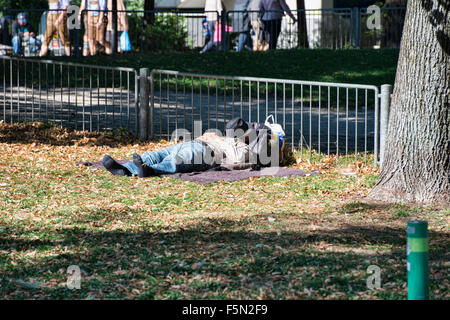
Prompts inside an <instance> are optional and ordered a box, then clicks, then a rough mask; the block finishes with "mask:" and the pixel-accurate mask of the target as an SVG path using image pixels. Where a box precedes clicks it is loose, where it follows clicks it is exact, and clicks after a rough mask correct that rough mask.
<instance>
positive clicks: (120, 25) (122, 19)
mask: <svg viewBox="0 0 450 320" xmlns="http://www.w3.org/2000/svg"><path fill="white" fill-rule="evenodd" d="M107 8H108V25H107V26H106V54H112V30H113V28H112V18H113V17H112V0H108V4H107ZM125 10H127V8H126V7H125V4H124V3H123V0H117V34H116V37H117V38H116V39H117V40H116V43H117V52H119V53H120V52H122V50H121V49H120V41H119V39H120V36H121V35H122V32H124V31H126V32H128V19H127V13H126V12H125Z"/></svg>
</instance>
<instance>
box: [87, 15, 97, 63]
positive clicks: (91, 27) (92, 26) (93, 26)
mask: <svg viewBox="0 0 450 320" xmlns="http://www.w3.org/2000/svg"><path fill="white" fill-rule="evenodd" d="M97 18H98V17H97V16H90V15H88V42H89V51H90V53H91V56H95V55H96V54H97V41H96V39H95V37H96V35H97Z"/></svg>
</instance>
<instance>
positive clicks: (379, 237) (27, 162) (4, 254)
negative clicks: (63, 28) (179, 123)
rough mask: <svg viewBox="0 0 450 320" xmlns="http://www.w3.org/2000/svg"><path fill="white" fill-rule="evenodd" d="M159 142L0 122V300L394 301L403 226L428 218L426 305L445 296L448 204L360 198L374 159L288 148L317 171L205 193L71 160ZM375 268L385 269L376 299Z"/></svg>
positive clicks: (120, 154)
mask: <svg viewBox="0 0 450 320" xmlns="http://www.w3.org/2000/svg"><path fill="white" fill-rule="evenodd" d="M50 133H51V134H50ZM86 139H88V140H86ZM167 144H168V142H166V141H159V142H145V143H142V142H138V141H136V140H135V139H134V138H133V137H131V136H129V135H126V134H117V133H116V134H109V133H104V134H96V133H83V132H72V131H67V130H65V129H60V128H56V127H53V126H45V125H40V124H36V125H30V124H26V125H25V124H18V125H5V124H0V154H1V155H2V156H1V157H0V274H1V275H2V277H1V278H0V295H1V296H2V297H4V298H10V299H18V298H39V297H42V298H65V299H68V298H76V299H79V298H81V299H92V298H100V299H116V298H137V299H154V298H156V299H179V298H192V299H203V298H211V299H229V298H242V299H248V298H250V299H266V298H275V299H309V298H312V299H347V298H350V299H361V298H368V299H378V298H395V299H404V298H405V297H406V288H405V285H406V269H405V263H406V260H405V259H406V255H405V252H406V248H405V242H406V238H405V235H406V231H405V226H406V221H407V220H410V219H425V220H428V221H429V224H430V274H431V290H430V293H431V297H432V298H440V299H444V298H448V290H447V288H448V285H449V283H448V279H447V278H446V268H447V267H448V266H447V265H446V262H445V261H446V259H445V257H446V256H445V255H446V248H448V210H447V211H445V210H444V211H443V210H442V209H439V208H433V207H416V206H411V205H406V204H396V205H381V204H373V203H366V202H365V201H364V196H365V195H367V193H368V192H369V190H370V188H371V187H373V185H374V184H375V182H376V178H377V176H378V169H375V168H373V166H372V165H371V164H370V163H369V162H370V158H369V161H368V163H367V165H365V164H364V161H363V158H358V159H357V161H356V162H355V161H354V155H353V156H351V157H348V158H345V157H344V158H338V159H337V158H334V157H326V156H320V157H319V155H317V154H314V153H313V157H312V158H311V159H309V157H303V156H306V154H305V155H301V154H299V153H298V152H296V153H294V155H295V158H296V161H295V164H294V165H293V166H294V167H299V168H302V169H304V170H309V169H319V170H320V171H321V174H320V175H315V176H308V177H292V178H272V177H262V178H251V179H248V180H242V181H236V182H219V183H213V184H208V185H197V184H195V183H193V182H187V181H181V180H176V179H172V178H167V177H163V178H161V177H152V178H147V179H137V178H128V177H118V176H112V175H111V174H109V173H108V172H106V171H104V170H93V169H90V168H88V167H84V166H76V165H75V163H76V162H78V161H83V160H84V161H98V160H100V159H101V157H102V156H103V155H104V154H106V153H108V154H111V155H113V156H115V157H117V158H129V157H130V156H131V154H132V153H133V152H140V153H142V152H143V151H146V150H155V149H157V148H161V147H163V146H166V145H167ZM308 155H309V153H308ZM315 157H316V158H315ZM308 161H309V162H308ZM314 166H316V167H314ZM372 264H375V265H378V266H380V268H381V270H382V288H381V289H379V290H375V291H370V290H368V289H367V288H366V282H365V281H366V278H367V273H366V269H367V267H368V266H369V265H372ZM70 265H78V266H80V268H81V270H82V283H81V289H80V290H69V289H67V288H66V287H65V284H66V280H67V273H66V270H67V267H68V266H70Z"/></svg>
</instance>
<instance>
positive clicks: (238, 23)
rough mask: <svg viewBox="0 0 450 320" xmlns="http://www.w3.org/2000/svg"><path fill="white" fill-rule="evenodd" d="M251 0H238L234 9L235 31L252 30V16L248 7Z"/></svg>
mask: <svg viewBox="0 0 450 320" xmlns="http://www.w3.org/2000/svg"><path fill="white" fill-rule="evenodd" d="M249 2H250V0H236V2H235V3H234V9H233V11H239V12H233V14H232V15H233V32H247V31H249V30H250V18H249V15H248V12H247V8H248V5H249Z"/></svg>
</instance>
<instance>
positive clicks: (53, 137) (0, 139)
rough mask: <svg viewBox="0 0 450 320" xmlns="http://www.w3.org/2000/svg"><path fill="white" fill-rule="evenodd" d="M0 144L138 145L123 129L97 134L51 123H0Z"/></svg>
mask: <svg viewBox="0 0 450 320" xmlns="http://www.w3.org/2000/svg"><path fill="white" fill-rule="evenodd" d="M0 143H23V144H32V143H35V144H45V145H52V146H72V145H75V144H77V145H78V146H108V147H118V146H121V145H129V144H135V143H138V140H137V139H136V138H135V137H134V136H133V134H132V133H130V132H127V131H126V130H125V129H115V130H113V131H105V132H100V133H98V132H87V131H75V130H71V129H67V128H61V127H59V126H57V125H55V124H52V123H42V122H33V123H32V122H19V123H14V124H9V123H0Z"/></svg>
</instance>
